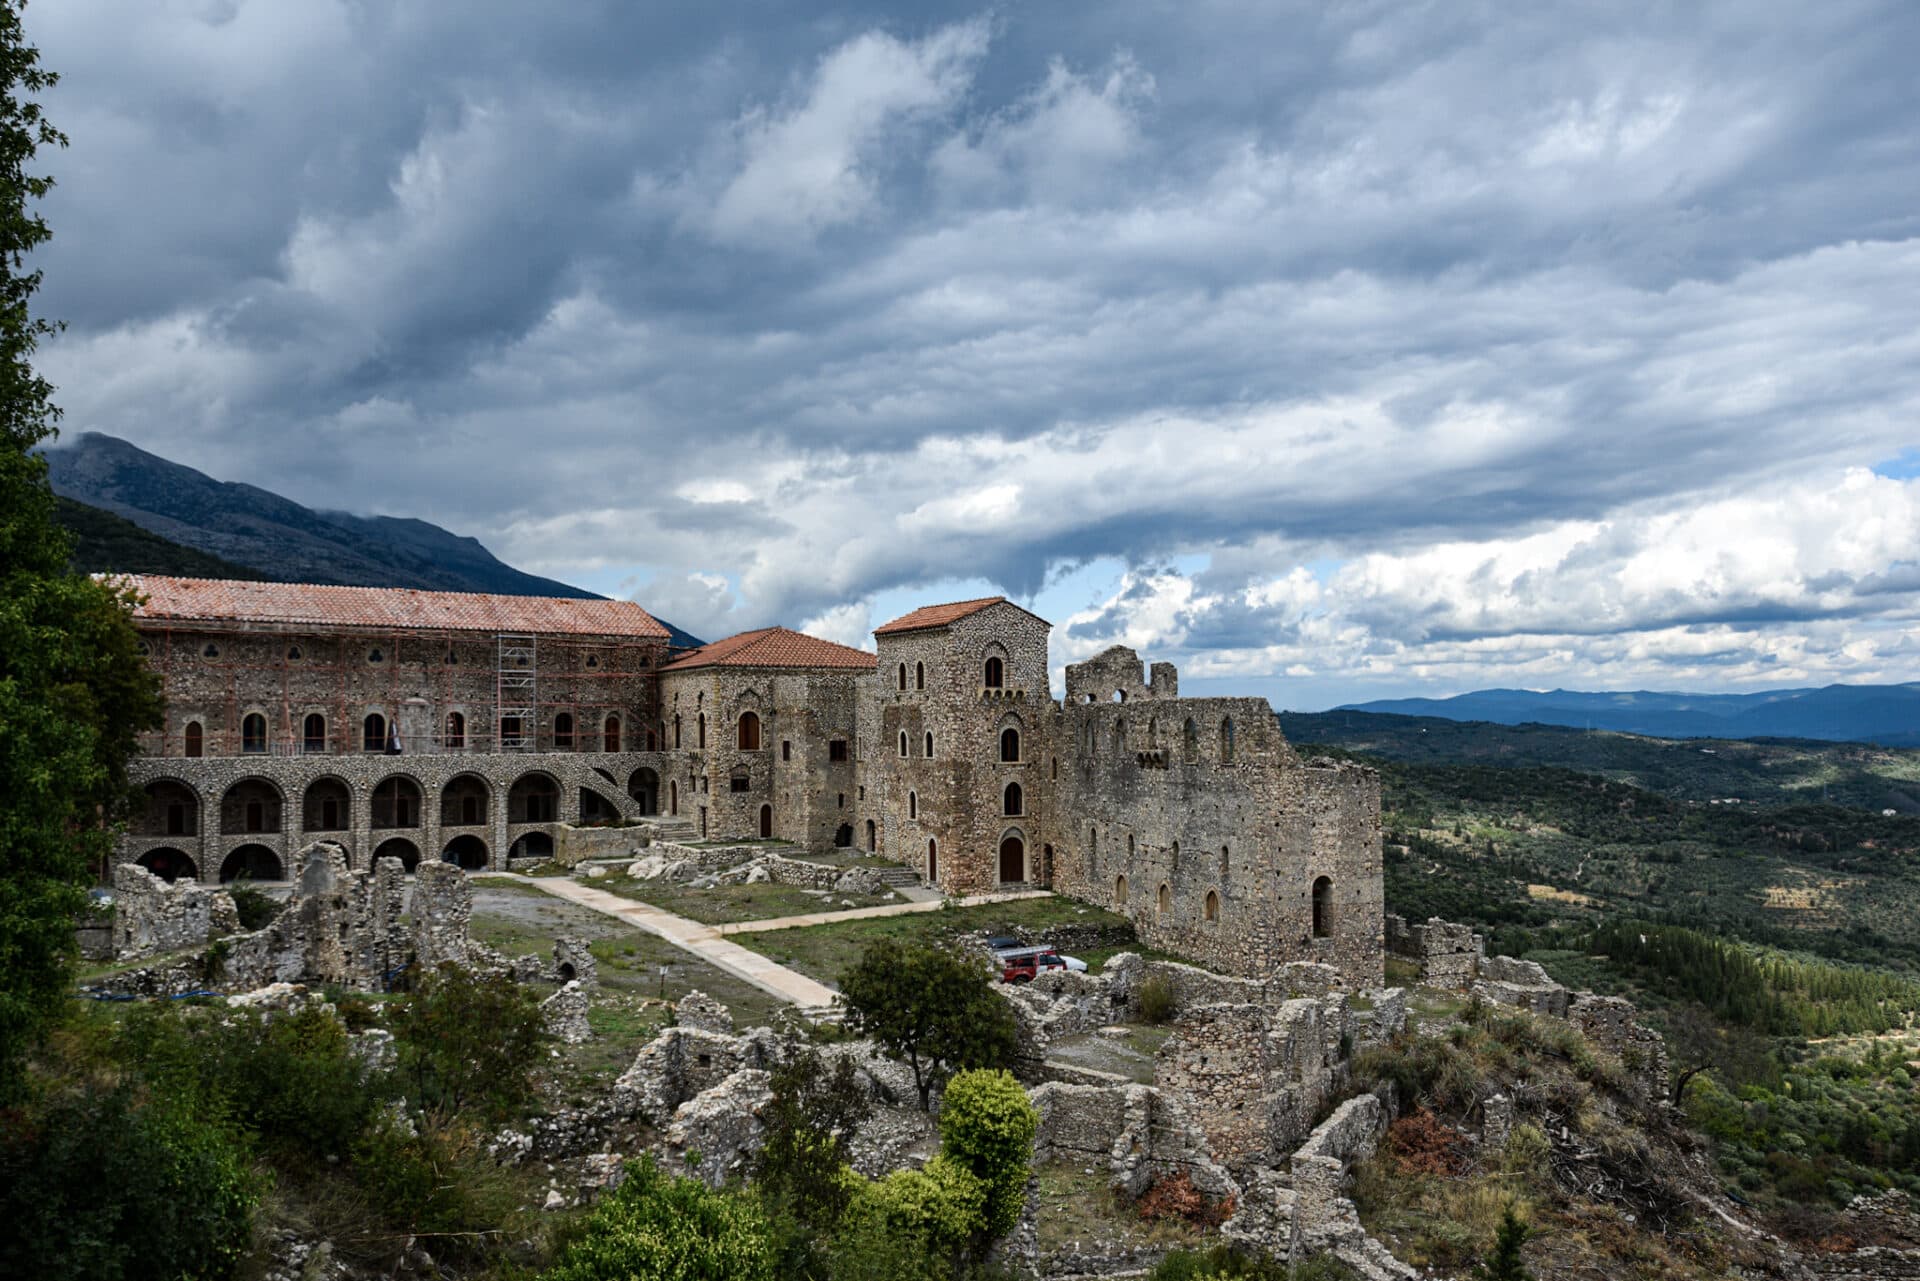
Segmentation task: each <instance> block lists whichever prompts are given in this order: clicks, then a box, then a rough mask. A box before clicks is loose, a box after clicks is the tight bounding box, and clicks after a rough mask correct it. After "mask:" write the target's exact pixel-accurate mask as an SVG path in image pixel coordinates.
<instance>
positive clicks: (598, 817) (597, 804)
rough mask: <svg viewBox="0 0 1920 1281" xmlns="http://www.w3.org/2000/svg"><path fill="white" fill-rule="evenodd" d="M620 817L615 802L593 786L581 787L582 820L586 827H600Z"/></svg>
mask: <svg viewBox="0 0 1920 1281" xmlns="http://www.w3.org/2000/svg"><path fill="white" fill-rule="evenodd" d="M619 817H620V811H619V810H618V809H617V808H615V806H614V803H613V802H612V801H610V800H608V799H607V798H606V797H604V796H602V795H600V793H598V792H596V791H594V790H593V789H592V788H591V787H583V788H581V789H580V822H581V824H582V825H583V826H586V827H598V826H603V825H605V824H607V823H611V822H613V821H614V820H615V819H617V818H619Z"/></svg>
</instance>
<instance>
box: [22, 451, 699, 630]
mask: <svg viewBox="0 0 1920 1281" xmlns="http://www.w3.org/2000/svg"><path fill="white" fill-rule="evenodd" d="M46 459H47V472H48V479H49V481H50V482H51V483H52V485H53V492H54V493H55V494H57V495H58V496H59V497H60V498H61V500H62V502H61V503H60V521H61V523H62V524H63V525H65V526H66V527H67V528H68V529H69V530H71V531H72V532H73V534H74V536H75V543H76V547H75V554H74V561H75V564H76V566H77V567H78V568H81V569H85V570H89V571H118V572H122V573H171V574H181V575H186V576H191V577H200V578H261V579H268V580H271V581H276V582H289V583H337V584H343V585H346V586H353V587H418V588H424V589H426V590H429V591H450V592H495V593H499V594H501V595H505V596H562V597H568V598H572V599H576V600H598V599H600V598H599V597H598V596H596V595H595V594H594V593H593V592H589V591H583V590H582V589H580V588H578V587H574V586H572V585H570V584H567V583H562V582H558V581H556V580H554V579H551V578H541V577H539V576H538V575H535V574H526V573H522V572H521V571H520V570H517V569H515V568H513V566H511V565H508V564H506V563H504V562H503V561H501V560H499V559H498V558H497V557H495V556H494V555H493V553H492V552H489V551H488V550H487V549H486V548H485V547H483V546H481V545H480V541H479V540H478V539H475V538H464V537H461V536H460V535H458V534H454V533H450V532H448V531H447V530H444V529H442V528H440V526H438V525H434V524H430V523H428V522H427V521H424V520H412V519H406V518H402V517H396V516H352V515H349V514H347V513H345V512H334V511H316V510H314V509H313V508H310V507H303V506H301V505H300V504H299V503H296V502H294V501H292V500H291V499H287V498H282V497H281V496H280V495H278V494H275V493H272V492H270V491H268V490H264V489H260V488H257V487H256V486H253V485H241V484H234V483H231V482H228V481H219V480H215V479H213V478H212V477H211V476H208V475H206V474H205V473H204V472H199V471H195V470H194V469H193V468H191V467H185V466H182V465H181V464H179V463H175V462H169V461H168V460H167V459H165V458H161V457H160V456H159V455H157V454H150V453H148V452H147V451H146V450H144V449H141V448H139V447H138V446H135V445H132V444H129V443H128V442H127V441H124V440H121V439H119V438H118V437H114V436H107V435H103V434H102V433H100V432H83V433H81V434H80V435H78V436H75V437H73V438H72V440H71V441H63V442H62V443H61V444H60V445H59V446H58V447H56V448H53V449H49V450H47V451H46ZM142 531H144V534H143V533H142ZM661 621H662V622H663V624H664V625H665V626H666V627H667V628H668V630H669V631H671V632H673V634H674V644H676V645H684V646H688V647H691V646H695V645H698V644H700V643H701V642H700V641H699V639H698V638H696V637H694V636H691V635H689V634H688V633H686V632H683V631H681V630H680V629H679V628H676V627H674V626H673V624H671V623H667V622H666V621H665V620H664V619H663V620H661Z"/></svg>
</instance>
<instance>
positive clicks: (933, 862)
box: [927, 839, 940, 885]
mask: <svg viewBox="0 0 1920 1281" xmlns="http://www.w3.org/2000/svg"><path fill="white" fill-rule="evenodd" d="M939 883H940V844H939V842H938V841H935V840H932V839H929V840H928V841H927V884H929V885H938V884H939Z"/></svg>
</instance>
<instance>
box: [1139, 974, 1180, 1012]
mask: <svg viewBox="0 0 1920 1281" xmlns="http://www.w3.org/2000/svg"><path fill="white" fill-rule="evenodd" d="M1134 1001H1135V1004H1137V1005H1138V1006H1139V1007H1140V1017H1141V1018H1143V1019H1145V1020H1146V1021H1147V1022H1149V1023H1165V1022H1166V1021H1167V1020H1168V1019H1171V1018H1172V1017H1173V1008H1174V996H1173V983H1172V982H1171V981H1170V980H1169V979H1167V978H1165V977H1164V976H1162V975H1159V974H1155V975H1153V976H1152V977H1150V978H1147V979H1144V980H1142V982H1141V984H1140V991H1139V992H1138V993H1137V994H1136V995H1135V997H1134Z"/></svg>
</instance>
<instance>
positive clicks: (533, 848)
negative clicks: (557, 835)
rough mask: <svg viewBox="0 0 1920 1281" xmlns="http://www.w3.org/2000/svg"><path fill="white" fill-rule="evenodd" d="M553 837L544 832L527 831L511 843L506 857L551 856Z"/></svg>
mask: <svg viewBox="0 0 1920 1281" xmlns="http://www.w3.org/2000/svg"><path fill="white" fill-rule="evenodd" d="M552 857H553V838H552V837H551V836H548V835H547V834H546V833H545V832H528V833H527V834H526V835H525V836H522V837H521V838H520V839H519V840H517V841H515V842H514V843H513V846H512V848H510V849H509V850H508V851H507V858H508V859H509V860H512V859H522V858H552Z"/></svg>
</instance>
